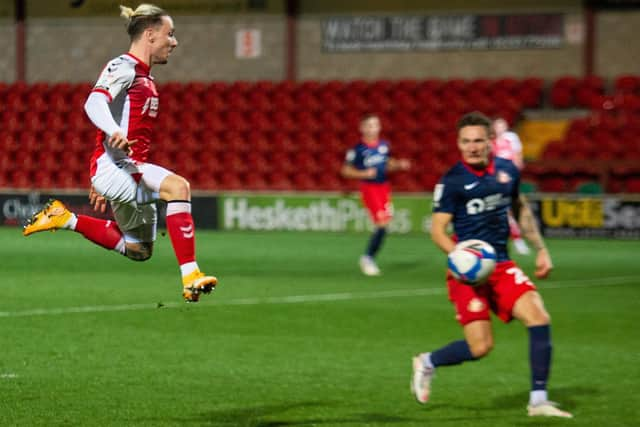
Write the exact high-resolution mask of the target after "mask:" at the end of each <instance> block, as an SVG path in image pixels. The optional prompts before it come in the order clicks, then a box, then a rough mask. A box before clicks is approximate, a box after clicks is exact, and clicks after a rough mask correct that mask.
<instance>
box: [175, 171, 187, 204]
mask: <svg viewBox="0 0 640 427" xmlns="http://www.w3.org/2000/svg"><path fill="white" fill-rule="evenodd" d="M172 193H173V196H174V197H175V199H178V200H191V185H190V184H189V181H187V180H186V179H185V178H183V177H181V176H180V175H176V179H175V180H174V182H173V191H172Z"/></svg>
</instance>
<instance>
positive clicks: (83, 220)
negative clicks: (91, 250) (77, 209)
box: [75, 215, 124, 253]
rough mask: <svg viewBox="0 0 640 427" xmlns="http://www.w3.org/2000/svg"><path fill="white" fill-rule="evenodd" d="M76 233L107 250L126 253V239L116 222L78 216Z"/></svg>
mask: <svg viewBox="0 0 640 427" xmlns="http://www.w3.org/2000/svg"><path fill="white" fill-rule="evenodd" d="M77 218H78V222H77V223H76V227H75V231H77V232H78V233H80V234H82V235H83V236H84V237H85V238H87V239H88V240H91V241H92V242H93V243H95V244H97V245H100V246H102V247H103V248H106V249H111V250H115V251H117V252H120V253H124V238H123V236H122V232H121V231H120V229H119V228H118V225H117V224H116V223H115V221H109V220H104V219H99V218H94V217H91V216H87V215H77Z"/></svg>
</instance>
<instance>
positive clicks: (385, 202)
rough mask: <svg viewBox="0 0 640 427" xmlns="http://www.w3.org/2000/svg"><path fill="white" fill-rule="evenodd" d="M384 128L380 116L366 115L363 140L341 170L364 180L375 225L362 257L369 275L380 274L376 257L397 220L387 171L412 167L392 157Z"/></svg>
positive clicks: (362, 190)
mask: <svg viewBox="0 0 640 427" xmlns="http://www.w3.org/2000/svg"><path fill="white" fill-rule="evenodd" d="M381 129H382V127H381V125H380V118H379V117H378V116H377V115H375V114H366V115H365V116H363V117H362V119H361V121H360V133H361V140H360V141H359V142H358V144H356V145H355V146H354V147H353V148H351V149H350V150H349V151H347V154H346V158H345V163H344V165H343V166H342V170H341V173H342V176H344V177H345V178H350V179H358V180H360V196H361V198H362V202H363V204H364V205H365V207H366V208H367V210H368V211H369V215H370V217H371V220H372V221H373V224H374V231H373V234H372V235H371V238H370V239H369V243H368V245H367V248H366V251H365V254H364V255H362V256H361V257H360V269H361V270H362V273H364V274H365V275H367V276H378V275H379V274H380V268H379V267H378V265H377V264H376V262H375V259H374V258H375V256H376V254H377V253H378V251H379V250H380V248H381V246H382V243H383V241H384V238H385V236H386V234H387V225H389V223H390V222H391V220H392V219H393V204H392V201H391V186H390V185H389V181H388V180H387V173H388V172H393V171H397V170H408V169H409V168H410V167H411V164H410V162H409V160H407V159H394V158H393V157H391V154H390V147H389V142H388V141H386V140H384V139H380V131H381Z"/></svg>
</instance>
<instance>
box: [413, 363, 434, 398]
mask: <svg viewBox="0 0 640 427" xmlns="http://www.w3.org/2000/svg"><path fill="white" fill-rule="evenodd" d="M434 372H435V369H434V368H427V367H426V366H424V363H422V357H420V355H417V356H416V357H414V358H413V376H412V377H411V383H410V384H409V385H410V387H411V392H412V393H413V395H414V396H415V397H416V400H417V401H418V402H420V403H422V404H425V403H427V402H428V401H429V395H430V394H431V379H432V378H433V374H434Z"/></svg>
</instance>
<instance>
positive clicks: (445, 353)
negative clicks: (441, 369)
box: [431, 340, 476, 367]
mask: <svg viewBox="0 0 640 427" xmlns="http://www.w3.org/2000/svg"><path fill="white" fill-rule="evenodd" d="M469 360H476V359H475V358H474V357H473V354H471V350H470V349H469V344H467V342H466V341H465V340H460V341H454V342H452V343H449V344H447V345H445V346H444V347H442V348H439V349H438V350H436V351H433V352H431V363H432V364H433V366H434V367H438V366H449V365H459V364H461V363H462V362H466V361H469Z"/></svg>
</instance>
